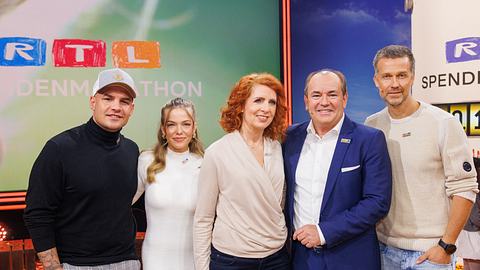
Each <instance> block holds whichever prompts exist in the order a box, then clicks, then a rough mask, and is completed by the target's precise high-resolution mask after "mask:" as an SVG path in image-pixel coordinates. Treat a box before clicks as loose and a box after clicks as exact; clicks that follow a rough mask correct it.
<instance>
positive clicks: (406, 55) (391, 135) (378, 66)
mask: <svg viewBox="0 0 480 270" xmlns="http://www.w3.org/2000/svg"><path fill="white" fill-rule="evenodd" d="M373 66H374V68H375V75H374V78H373V80H374V82H375V85H376V87H377V88H378V90H379V94H380V96H381V97H382V98H383V99H384V100H385V103H386V105H387V107H386V108H385V109H383V110H382V111H380V112H378V113H376V114H374V115H371V116H370V117H368V118H367V120H366V124H367V125H369V126H372V127H375V128H378V129H380V130H382V131H383V132H384V133H385V136H386V138H387V145H388V151H389V154H390V159H391V162H392V173H393V193H392V204H391V207H390V212H389V213H388V215H387V217H386V218H385V219H383V220H382V221H381V222H379V224H378V225H377V233H378V237H379V240H380V242H381V243H380V251H381V253H382V257H381V259H382V269H454V268H455V267H454V266H455V260H454V256H452V254H454V252H455V250H456V247H455V241H456V240H457V237H458V234H459V233H460V231H461V229H462V227H463V225H464V224H465V221H466V219H467V218H468V214H469V213H470V209H471V207H472V203H473V202H474V201H475V193H476V192H478V187H477V183H476V172H475V169H474V167H473V159H472V152H471V150H470V149H469V147H468V146H467V138H466V135H465V133H464V131H463V128H462V126H461V124H460V123H459V122H458V120H456V119H455V118H454V117H453V116H452V115H450V114H449V113H447V112H445V111H443V110H441V109H439V108H437V107H434V106H432V105H429V104H426V103H424V102H421V101H417V100H415V98H413V97H412V96H411V93H410V92H411V88H412V85H413V82H414V71H415V60H414V57H413V54H412V52H411V51H410V49H409V48H407V47H404V46H398V45H390V46H387V47H385V48H382V49H380V50H379V51H378V52H377V54H376V55H375V58H374V60H373Z"/></svg>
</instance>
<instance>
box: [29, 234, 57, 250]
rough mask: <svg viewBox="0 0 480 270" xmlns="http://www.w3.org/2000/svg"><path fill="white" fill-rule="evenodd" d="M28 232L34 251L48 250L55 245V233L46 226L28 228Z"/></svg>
mask: <svg viewBox="0 0 480 270" xmlns="http://www.w3.org/2000/svg"><path fill="white" fill-rule="evenodd" d="M29 233H30V237H31V238H32V242H33V246H34V247H35V251H36V252H42V251H45V250H49V249H51V248H54V247H55V246H56V245H55V233H54V232H53V231H51V230H50V229H48V228H36V229H30V230H29Z"/></svg>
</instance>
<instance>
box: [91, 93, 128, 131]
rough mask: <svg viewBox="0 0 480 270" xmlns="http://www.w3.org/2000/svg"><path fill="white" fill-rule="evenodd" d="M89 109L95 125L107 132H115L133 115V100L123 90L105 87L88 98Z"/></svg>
mask: <svg viewBox="0 0 480 270" xmlns="http://www.w3.org/2000/svg"><path fill="white" fill-rule="evenodd" d="M90 109H91V110H92V112H93V120H94V121H95V123H97V125H99V126H100V127H101V128H103V129H104V130H106V131H109V132H117V131H119V130H120V129H122V128H123V127H124V126H125V125H126V124H127V122H128V119H129V118H130V116H131V115H132V113H133V109H134V104H133V98H132V97H131V96H130V95H129V94H127V92H126V91H125V89H124V88H122V87H119V86H106V88H105V89H103V90H102V91H101V93H100V92H97V93H96V94H95V96H92V97H90Z"/></svg>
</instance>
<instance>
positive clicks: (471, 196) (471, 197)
mask: <svg viewBox="0 0 480 270" xmlns="http://www.w3.org/2000/svg"><path fill="white" fill-rule="evenodd" d="M453 196H459V197H462V198H465V199H467V200H469V201H471V202H472V203H475V199H476V198H477V194H476V193H475V192H473V191H472V190H470V191H464V192H459V193H455V194H453V195H452V197H453Z"/></svg>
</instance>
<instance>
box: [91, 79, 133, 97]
mask: <svg viewBox="0 0 480 270" xmlns="http://www.w3.org/2000/svg"><path fill="white" fill-rule="evenodd" d="M113 86H117V87H119V88H121V89H123V90H125V92H126V93H127V94H128V95H129V96H130V97H132V98H136V97H137V93H135V90H133V89H132V88H131V87H130V86H129V85H128V84H125V83H121V82H114V83H111V84H107V85H105V86H104V87H102V88H100V89H98V91H97V93H100V94H102V93H103V92H105V91H106V90H108V88H110V87H113Z"/></svg>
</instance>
